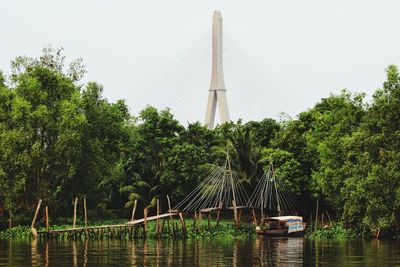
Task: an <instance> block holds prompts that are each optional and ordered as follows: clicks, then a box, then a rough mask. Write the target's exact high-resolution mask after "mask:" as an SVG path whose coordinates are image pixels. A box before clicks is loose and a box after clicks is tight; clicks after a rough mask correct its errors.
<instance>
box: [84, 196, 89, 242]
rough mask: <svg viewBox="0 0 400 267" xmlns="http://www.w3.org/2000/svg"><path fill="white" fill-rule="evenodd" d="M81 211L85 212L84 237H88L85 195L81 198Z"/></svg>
mask: <svg viewBox="0 0 400 267" xmlns="http://www.w3.org/2000/svg"><path fill="white" fill-rule="evenodd" d="M83 211H84V214H85V237H86V238H88V229H87V227H88V222H87V208H86V197H84V198H83Z"/></svg>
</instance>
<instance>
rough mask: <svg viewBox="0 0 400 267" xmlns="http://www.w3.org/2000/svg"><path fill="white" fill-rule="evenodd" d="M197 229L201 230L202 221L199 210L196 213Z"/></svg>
mask: <svg viewBox="0 0 400 267" xmlns="http://www.w3.org/2000/svg"><path fill="white" fill-rule="evenodd" d="M198 220H199V221H198V223H197V224H198V227H197V228H198V229H200V230H201V227H202V221H201V211H199V213H198Z"/></svg>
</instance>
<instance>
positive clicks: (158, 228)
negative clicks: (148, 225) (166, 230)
mask: <svg viewBox="0 0 400 267" xmlns="http://www.w3.org/2000/svg"><path fill="white" fill-rule="evenodd" d="M159 215H160V201H159V199H158V198H157V220H156V235H157V237H158V236H159V235H160V219H159V218H158V216H159Z"/></svg>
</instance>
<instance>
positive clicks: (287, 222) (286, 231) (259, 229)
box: [256, 216, 305, 237]
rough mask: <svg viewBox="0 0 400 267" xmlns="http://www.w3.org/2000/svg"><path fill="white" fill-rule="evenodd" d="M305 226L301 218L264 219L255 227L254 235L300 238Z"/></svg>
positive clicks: (280, 217) (279, 217)
mask: <svg viewBox="0 0 400 267" xmlns="http://www.w3.org/2000/svg"><path fill="white" fill-rule="evenodd" d="M304 229H305V225H304V223H303V217H301V216H278V217H269V218H265V219H264V220H263V221H262V222H261V225H260V226H256V234H257V235H263V236H271V237H272V236H276V237H284V236H302V235H304Z"/></svg>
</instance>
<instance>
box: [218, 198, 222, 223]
mask: <svg viewBox="0 0 400 267" xmlns="http://www.w3.org/2000/svg"><path fill="white" fill-rule="evenodd" d="M221 209H222V201H219V204H218V211H217V227H218V225H219V220H220V213H221Z"/></svg>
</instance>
